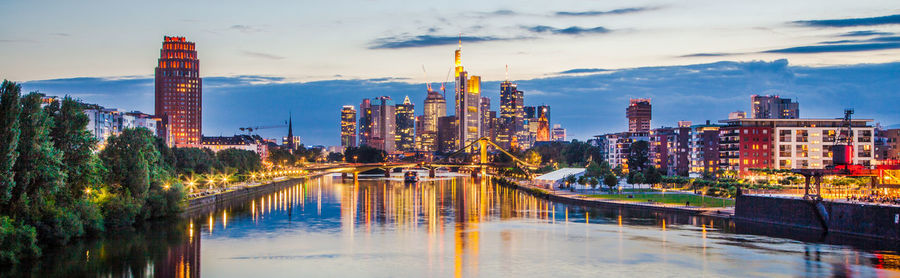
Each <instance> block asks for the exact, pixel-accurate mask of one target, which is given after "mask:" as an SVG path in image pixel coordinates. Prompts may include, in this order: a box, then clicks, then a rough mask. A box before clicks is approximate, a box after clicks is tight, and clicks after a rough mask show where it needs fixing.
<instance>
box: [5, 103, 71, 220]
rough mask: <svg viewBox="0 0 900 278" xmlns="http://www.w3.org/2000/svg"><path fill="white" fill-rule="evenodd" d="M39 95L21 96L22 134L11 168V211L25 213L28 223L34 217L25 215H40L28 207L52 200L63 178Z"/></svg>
mask: <svg viewBox="0 0 900 278" xmlns="http://www.w3.org/2000/svg"><path fill="white" fill-rule="evenodd" d="M42 97H43V96H42V95H40V94H38V93H30V94H28V95H26V96H25V97H24V98H22V111H21V114H19V127H20V130H21V134H20V137H19V144H18V149H17V150H18V153H19V157H18V159H17V160H16V164H15V165H14V167H13V172H14V173H15V178H14V180H15V186H14V187H13V190H12V196H11V198H12V199H11V202H12V203H13V204H14V205H13V206H14V207H15V208H16V209H15V210H14V211H13V212H14V213H17V214H20V215H21V216H26V215H27V216H26V219H22V220H25V221H26V222H29V223H34V222H36V220H37V219H28V218H27V217H38V216H39V215H38V212H36V211H28V210H29V209H32V208H35V209H36V208H39V207H41V206H43V205H44V203H45V202H48V201H52V197H53V196H55V194H56V192H57V191H58V190H60V189H61V188H62V187H63V186H64V184H65V179H66V175H65V173H64V172H63V171H62V154H61V153H60V152H59V151H57V150H56V149H54V148H53V144H52V143H51V142H50V136H49V133H50V128H51V127H52V126H53V118H51V117H49V116H48V115H47V114H45V113H44V111H42V110H41V98H42ZM22 214H26V215H22ZM20 219H21V218H20ZM39 233H40V231H39Z"/></svg>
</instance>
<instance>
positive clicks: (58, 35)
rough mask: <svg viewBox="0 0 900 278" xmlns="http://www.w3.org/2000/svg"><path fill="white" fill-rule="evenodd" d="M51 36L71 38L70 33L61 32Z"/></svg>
mask: <svg viewBox="0 0 900 278" xmlns="http://www.w3.org/2000/svg"><path fill="white" fill-rule="evenodd" d="M50 35H54V36H57V37H68V36H71V35H70V34H69V33H61V32H60V33H51V34H50Z"/></svg>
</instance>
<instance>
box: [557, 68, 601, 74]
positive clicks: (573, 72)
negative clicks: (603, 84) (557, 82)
mask: <svg viewBox="0 0 900 278" xmlns="http://www.w3.org/2000/svg"><path fill="white" fill-rule="evenodd" d="M607 71H611V70H608V69H597V68H592V69H570V70H564V71H561V72H558V74H580V73H595V72H607Z"/></svg>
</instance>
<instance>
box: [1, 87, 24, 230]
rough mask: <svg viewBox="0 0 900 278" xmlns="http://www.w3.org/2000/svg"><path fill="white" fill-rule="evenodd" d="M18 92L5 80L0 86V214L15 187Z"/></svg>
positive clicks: (19, 89)
mask: <svg viewBox="0 0 900 278" xmlns="http://www.w3.org/2000/svg"><path fill="white" fill-rule="evenodd" d="M20 91H21V86H20V85H19V84H16V83H13V82H9V81H7V80H3V85H0V126H2V128H0V212H4V213H5V212H6V211H7V209H8V205H9V203H8V202H9V200H10V197H11V196H12V189H13V187H15V180H14V179H13V176H14V172H13V171H12V170H13V165H15V163H16V158H17V157H18V156H19V153H18V152H17V151H16V149H17V148H18V143H19V113H20V111H21V110H22V108H21V106H20V104H19V92H20Z"/></svg>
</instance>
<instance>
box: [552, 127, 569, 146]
mask: <svg viewBox="0 0 900 278" xmlns="http://www.w3.org/2000/svg"><path fill="white" fill-rule="evenodd" d="M550 140H551V141H558V142H565V141H566V129H565V128H562V127H561V126H560V125H559V124H554V125H553V130H551V131H550Z"/></svg>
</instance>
